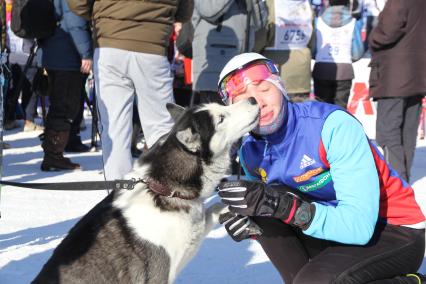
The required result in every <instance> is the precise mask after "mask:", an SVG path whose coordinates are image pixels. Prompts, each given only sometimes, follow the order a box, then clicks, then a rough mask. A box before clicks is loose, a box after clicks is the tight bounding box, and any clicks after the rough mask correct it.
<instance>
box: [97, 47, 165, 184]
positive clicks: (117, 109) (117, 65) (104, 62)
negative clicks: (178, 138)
mask: <svg viewBox="0 0 426 284" xmlns="http://www.w3.org/2000/svg"><path fill="white" fill-rule="evenodd" d="M129 58H130V52H128V51H125V50H121V49H116V48H97V49H95V54H94V66H93V67H94V74H95V88H96V102H97V107H98V110H99V119H100V122H101V129H100V130H101V143H102V158H103V161H104V170H105V177H106V178H107V179H108V180H113V179H121V178H123V177H124V176H125V175H126V174H127V173H129V172H130V171H131V170H132V166H133V159H132V156H131V153H130V142H131V141H130V140H131V136H132V123H131V122H132V113H133V98H134V94H135V92H134V85H133V82H132V81H131V80H130V78H129V77H128V73H127V69H128V67H129V60H130V59H129ZM138 79H139V80H141V79H142V78H141V77H139V78H138ZM153 95H155V94H153ZM152 107H153V108H156V107H157V106H152Z"/></svg>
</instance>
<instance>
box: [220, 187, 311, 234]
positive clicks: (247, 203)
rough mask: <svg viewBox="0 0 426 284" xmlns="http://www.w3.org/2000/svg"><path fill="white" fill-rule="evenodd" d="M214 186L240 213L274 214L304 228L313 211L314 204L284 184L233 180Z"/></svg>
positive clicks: (307, 225) (221, 196) (230, 207)
mask: <svg viewBox="0 0 426 284" xmlns="http://www.w3.org/2000/svg"><path fill="white" fill-rule="evenodd" d="M218 190H219V196H220V198H221V199H222V202H223V203H224V204H226V205H229V210H230V211H231V212H234V213H236V214H239V215H243V216H270V217H275V218H278V219H281V220H283V221H284V222H285V223H287V224H290V225H293V226H297V227H300V228H301V229H304V230H306V229H307V228H308V227H309V225H310V224H311V221H312V219H313V217H314V214H315V206H314V205H312V204H310V203H309V202H308V201H307V200H305V199H304V198H303V197H302V196H301V194H300V193H297V192H296V191H295V190H294V189H292V188H290V187H288V186H285V185H266V184H264V183H261V182H254V181H246V180H237V181H226V182H223V183H221V184H219V186H218Z"/></svg>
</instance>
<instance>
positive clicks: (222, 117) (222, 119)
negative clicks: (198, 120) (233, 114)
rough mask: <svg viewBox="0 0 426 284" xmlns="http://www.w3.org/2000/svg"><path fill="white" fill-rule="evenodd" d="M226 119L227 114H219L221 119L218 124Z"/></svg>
mask: <svg viewBox="0 0 426 284" xmlns="http://www.w3.org/2000/svg"><path fill="white" fill-rule="evenodd" d="M224 120H225V116H224V115H223V114H221V115H219V119H218V121H217V124H221V123H222V122H223V121H224Z"/></svg>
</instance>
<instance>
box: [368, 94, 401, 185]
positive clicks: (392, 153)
mask: <svg viewBox="0 0 426 284" xmlns="http://www.w3.org/2000/svg"><path fill="white" fill-rule="evenodd" d="M404 104H405V100H404V99H403V98H383V99H377V119H376V140H377V143H378V144H379V145H380V147H382V149H383V152H384V153H383V154H384V157H385V160H386V162H387V163H388V164H390V166H391V167H392V168H393V169H394V170H396V171H397V172H398V173H399V174H400V175H401V177H402V178H404V179H406V180H408V175H407V168H406V166H405V165H406V161H405V154H404V148H403V145H402V125H403V120H404Z"/></svg>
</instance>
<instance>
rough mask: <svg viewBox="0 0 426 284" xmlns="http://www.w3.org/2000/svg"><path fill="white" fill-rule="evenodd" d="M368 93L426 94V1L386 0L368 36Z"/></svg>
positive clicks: (391, 94) (386, 95)
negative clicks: (369, 51) (375, 24)
mask: <svg viewBox="0 0 426 284" xmlns="http://www.w3.org/2000/svg"><path fill="white" fill-rule="evenodd" d="M370 46H371V49H372V58H371V63H370V67H371V73H370V96H371V97H373V98H383V97H410V96H415V95H419V94H425V93H426V1H425V0H388V1H387V3H386V5H385V7H384V9H383V11H382V12H381V14H380V16H379V22H378V25H377V27H376V28H375V29H374V30H373V31H372V33H371V35H370Z"/></svg>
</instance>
